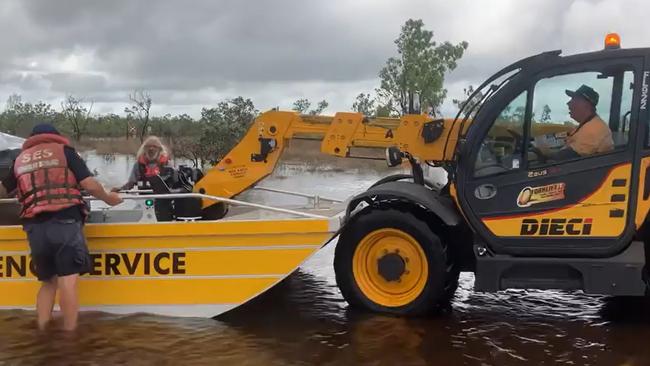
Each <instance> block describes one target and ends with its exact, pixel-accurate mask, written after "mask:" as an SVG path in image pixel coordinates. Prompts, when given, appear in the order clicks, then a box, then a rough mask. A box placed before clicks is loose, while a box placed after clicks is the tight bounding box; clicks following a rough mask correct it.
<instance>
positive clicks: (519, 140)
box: [506, 128, 524, 152]
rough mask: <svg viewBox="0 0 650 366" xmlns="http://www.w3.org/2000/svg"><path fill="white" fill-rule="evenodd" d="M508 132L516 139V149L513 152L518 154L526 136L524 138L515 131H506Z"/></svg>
mask: <svg viewBox="0 0 650 366" xmlns="http://www.w3.org/2000/svg"><path fill="white" fill-rule="evenodd" d="M506 131H507V132H508V133H509V134H511V135H512V137H514V139H515V142H514V149H513V151H515V152H518V151H520V149H521V146H522V144H521V142H522V141H523V140H524V136H522V135H521V134H520V133H519V132H517V131H515V130H513V129H510V128H508V129H506Z"/></svg>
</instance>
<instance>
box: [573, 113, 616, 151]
mask: <svg viewBox="0 0 650 366" xmlns="http://www.w3.org/2000/svg"><path fill="white" fill-rule="evenodd" d="M566 145H567V146H568V147H570V148H571V149H573V151H575V152H576V153H578V155H580V156H587V155H593V154H598V153H603V152H608V151H612V150H614V140H612V131H611V130H610V129H609V126H607V124H606V123H605V122H604V121H603V120H602V119H600V117H598V115H596V116H594V118H592V119H590V120H589V121H587V122H585V123H584V124H583V125H582V126H580V127H578V128H577V129H575V130H574V131H573V132H571V133H570V134H569V136H568V137H567V139H566Z"/></svg>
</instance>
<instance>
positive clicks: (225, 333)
mask: <svg viewBox="0 0 650 366" xmlns="http://www.w3.org/2000/svg"><path fill="white" fill-rule="evenodd" d="M86 158H87V159H88V161H89V165H91V167H92V168H97V169H98V171H100V178H101V179H103V180H104V181H105V182H107V181H108V182H107V183H108V184H109V185H110V184H111V183H113V182H110V179H114V180H115V182H114V183H115V184H117V183H118V181H119V180H121V179H123V177H124V175H125V174H127V173H128V162H129V161H130V160H129V159H127V158H126V157H124V156H117V157H113V158H108V159H105V158H103V157H96V156H92V154H90V155H87V156H86ZM120 161H122V162H123V163H120ZM131 162H132V161H131ZM378 167H379V165H372V164H371V165H365V166H364V168H361V169H358V170H353V169H352V170H351V169H346V170H345V171H341V170H340V169H337V168H332V167H331V166H330V167H327V166H326V167H325V168H324V169H316V168H312V167H310V166H309V165H307V164H284V165H283V166H281V167H280V168H279V169H278V170H277V171H276V173H275V174H274V175H273V176H272V177H270V178H269V179H267V180H266V181H265V182H264V183H265V184H268V186H273V187H275V188H280V189H287V188H292V187H299V188H302V190H305V191H311V192H315V191H316V192H318V193H320V194H323V195H325V194H327V195H330V196H334V197H340V198H344V197H345V196H346V195H347V194H349V193H351V192H354V191H357V190H360V189H363V188H364V186H367V185H368V184H370V183H372V182H373V181H374V180H376V179H378V178H379V177H381V176H384V175H387V174H389V173H390V172H389V171H385V170H382V169H381V168H378ZM102 172H103V173H102ZM102 175H103V177H102ZM110 177H113V178H110ZM248 198H253V199H256V200H262V201H265V202H267V203H270V204H274V203H276V201H274V200H278V202H285V203H286V200H287V198H286V197H282V198H277V197H276V196H273V195H266V193H264V192H259V191H258V192H254V193H251V194H250V196H249V197H248ZM334 247H335V244H333V245H329V246H327V247H326V248H324V249H323V250H321V251H320V252H319V253H317V254H316V255H315V256H314V257H312V258H311V259H310V260H309V261H307V262H306V263H305V264H303V265H302V266H301V267H300V268H299V269H298V270H297V271H296V272H295V273H293V274H292V275H290V276H289V277H287V278H286V279H285V280H284V281H282V282H281V283H280V284H279V285H278V286H276V287H274V288H272V289H271V290H269V291H268V292H266V293H264V294H262V295H261V296H259V297H257V298H256V299H254V300H252V301H251V302H249V303H247V304H245V305H243V306H241V307H239V308H237V309H235V310H233V311H231V312H229V313H226V314H223V315H221V316H219V317H217V318H215V319H202V318H173V317H161V316H153V315H147V314H133V315H111V314H106V313H99V312H93V313H90V312H85V313H83V314H82V315H81V318H80V326H79V329H78V331H77V332H75V333H74V334H66V333H62V332H60V331H58V330H56V328H57V325H60V319H58V318H57V320H56V321H55V324H54V327H53V329H51V330H48V331H45V332H39V331H37V329H36V327H35V315H34V313H33V312H31V311H22V310H5V311H0V365H116V364H129V365H177V364H181V365H217V364H218V365H650V347H648V340H649V339H650V303H648V302H646V301H644V300H643V299H610V298H604V297H599V296H587V295H584V294H582V293H579V292H575V293H569V292H559V291H505V292H501V293H497V294H485V293H477V292H474V291H473V283H474V279H473V276H472V275H471V274H469V273H464V274H462V276H461V281H460V287H459V289H458V292H457V294H456V297H455V299H454V301H453V303H452V307H451V308H450V309H447V311H445V312H444V313H443V314H441V315H439V316H436V317H427V318H416V319H404V318H398V317H391V316H385V315H379V314H370V313H365V312H359V311H355V310H354V309H350V308H349V307H348V305H347V303H346V302H345V301H344V300H343V298H342V297H341V294H340V292H339V291H338V289H337V287H336V281H335V279H334V271H333V269H332V260H333V256H334ZM10 295H11V294H0V296H10Z"/></svg>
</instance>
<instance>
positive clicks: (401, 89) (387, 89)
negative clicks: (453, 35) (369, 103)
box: [378, 19, 468, 114]
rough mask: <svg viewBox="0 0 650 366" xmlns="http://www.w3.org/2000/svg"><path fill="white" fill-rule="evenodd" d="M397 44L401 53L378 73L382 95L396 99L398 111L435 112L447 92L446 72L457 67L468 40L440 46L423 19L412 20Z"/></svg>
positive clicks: (389, 60)
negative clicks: (427, 110) (444, 84)
mask: <svg viewBox="0 0 650 366" xmlns="http://www.w3.org/2000/svg"><path fill="white" fill-rule="evenodd" d="M395 44H396V45H397V52H398V54H399V56H398V57H391V58H389V59H388V60H387V61H386V65H385V66H384V67H383V68H382V69H381V71H380V72H379V77H380V79H381V86H380V88H379V89H378V93H379V95H380V97H381V98H384V99H387V100H391V101H393V104H391V105H390V106H391V107H392V108H393V111H395V112H400V113H402V114H406V113H417V112H418V110H419V109H422V110H426V109H431V111H432V112H433V113H434V114H435V113H436V112H437V111H438V108H439V107H440V105H441V104H442V102H443V101H444V99H445V97H446V95H447V90H446V89H444V88H443V82H444V77H445V73H446V72H447V71H450V70H453V69H455V68H456V62H457V61H458V60H459V59H460V58H461V57H462V56H463V53H464V52H465V50H466V49H467V46H468V43H467V42H464V41H463V42H461V43H459V44H457V45H453V44H451V43H450V42H444V43H442V44H440V45H438V44H437V43H436V42H434V41H433V32H432V31H428V30H426V29H424V23H423V22H422V20H413V19H409V20H407V21H406V23H405V24H404V25H403V26H402V31H401V33H400V35H399V37H398V38H397V39H396V40H395ZM386 106H389V104H388V103H386Z"/></svg>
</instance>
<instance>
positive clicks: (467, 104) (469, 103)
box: [451, 85, 483, 117]
mask: <svg viewBox="0 0 650 366" xmlns="http://www.w3.org/2000/svg"><path fill="white" fill-rule="evenodd" d="M474 91H475V90H474V87H473V86H471V85H470V86H468V87H467V88H463V95H464V96H465V99H453V100H452V101H451V102H452V103H453V104H454V105H455V106H456V107H458V110H461V109H463V108H467V109H465V112H469V111H472V112H471V113H470V117H474V116H475V115H476V112H478V107H477V104H478V103H480V102H481V100H482V99H483V93H481V92H479V93H477V94H476V95H475V96H474V98H472V99H471V100H470V99H469V97H470V96H471V95H472V94H473V93H474Z"/></svg>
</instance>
